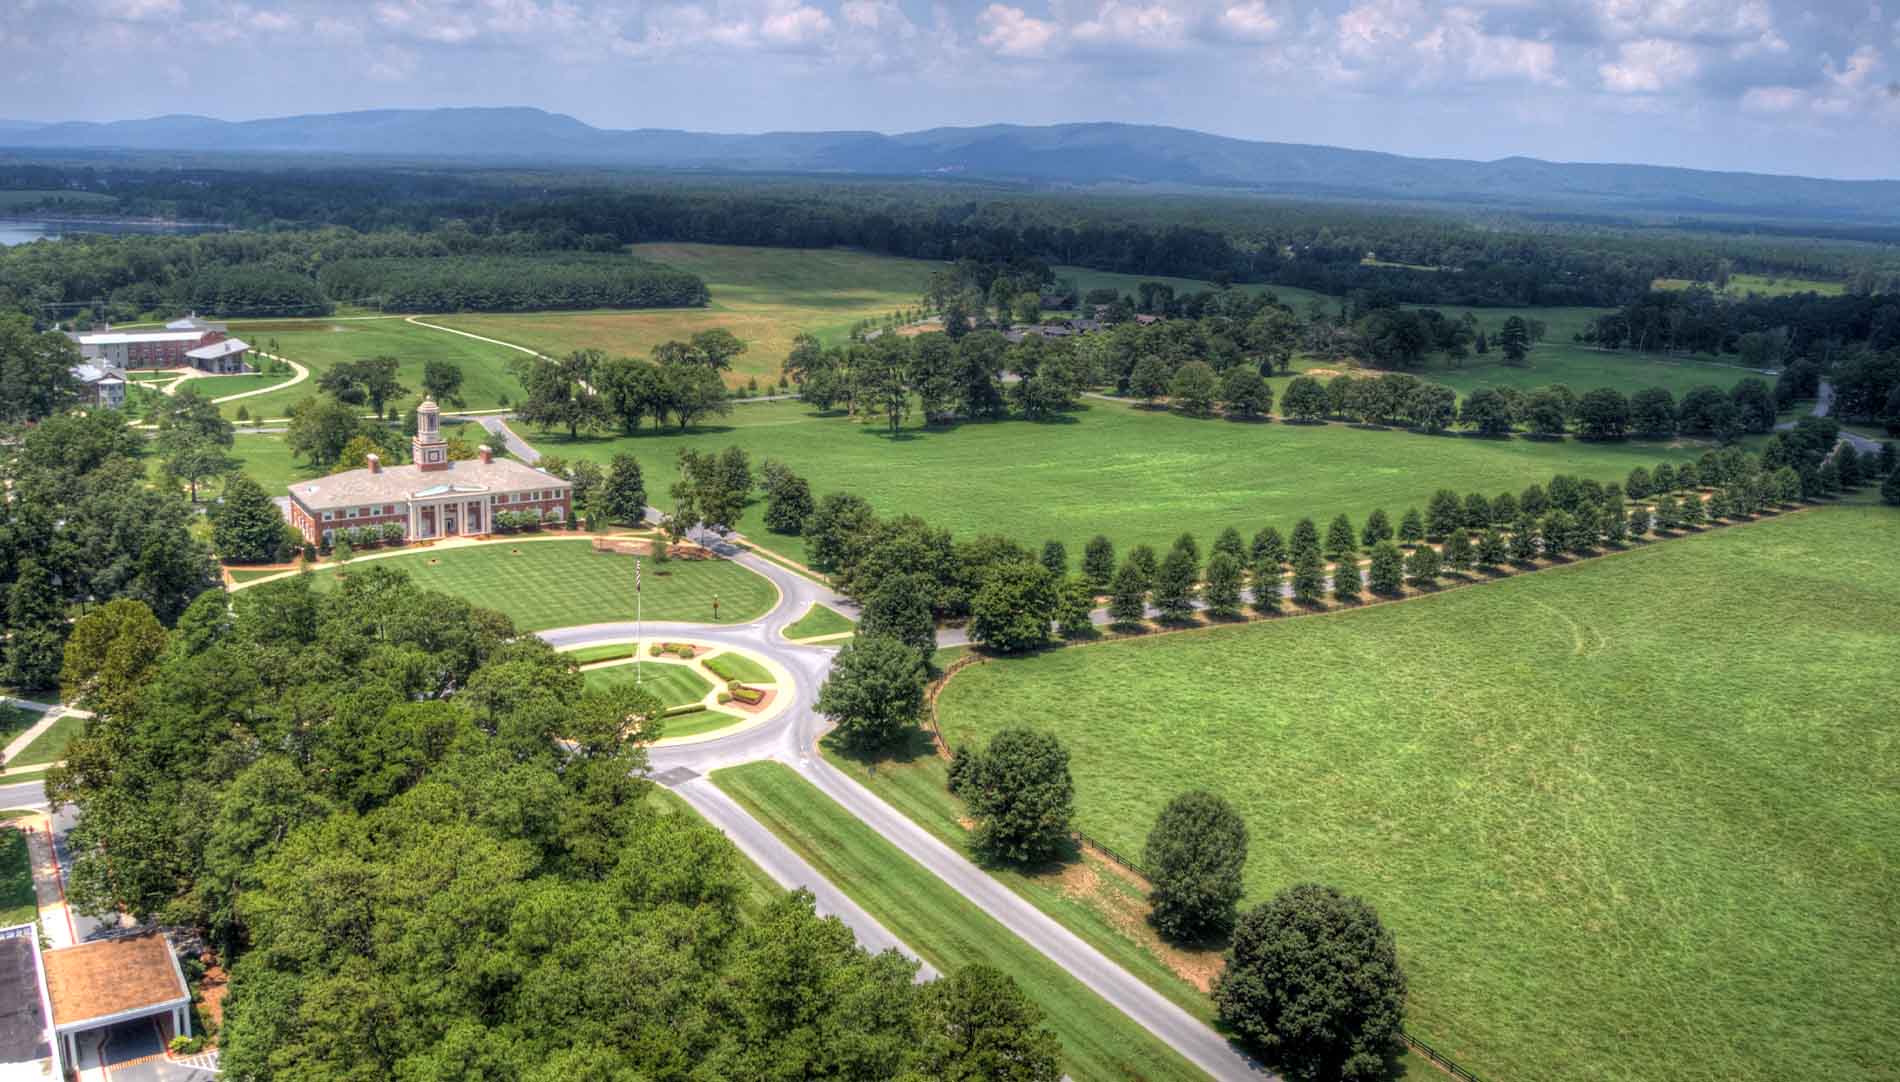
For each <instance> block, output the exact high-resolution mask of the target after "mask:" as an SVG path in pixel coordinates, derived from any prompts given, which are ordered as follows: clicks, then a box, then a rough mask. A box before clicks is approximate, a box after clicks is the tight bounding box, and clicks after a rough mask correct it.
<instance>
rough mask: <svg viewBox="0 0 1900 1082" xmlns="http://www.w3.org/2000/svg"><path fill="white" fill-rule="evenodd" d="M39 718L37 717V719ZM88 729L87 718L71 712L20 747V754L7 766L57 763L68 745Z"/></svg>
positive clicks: (9, 767) (8, 761) (9, 761)
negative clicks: (76, 715) (29, 742)
mask: <svg viewBox="0 0 1900 1082" xmlns="http://www.w3.org/2000/svg"><path fill="white" fill-rule="evenodd" d="M36 720H37V719H36ZM85 731H86V719H85V718H80V717H74V716H73V715H71V714H68V715H66V716H65V717H63V718H60V719H59V720H58V721H55V722H54V723H53V724H52V726H51V727H50V728H48V729H47V730H46V731H45V732H43V733H41V734H40V735H38V736H36V737H34V738H33V742H32V743H31V744H28V745H27V746H26V747H24V748H22V749H20V754H19V755H17V756H15V757H13V758H11V759H8V760H7V762H6V765H7V768H8V769H12V768H13V767H20V766H43V765H45V764H47V763H57V762H59V761H60V759H61V758H63V757H64V756H65V754H66V745H68V744H70V743H72V742H73V739H74V738H75V737H77V736H78V735H79V734H81V733H83V732H85Z"/></svg>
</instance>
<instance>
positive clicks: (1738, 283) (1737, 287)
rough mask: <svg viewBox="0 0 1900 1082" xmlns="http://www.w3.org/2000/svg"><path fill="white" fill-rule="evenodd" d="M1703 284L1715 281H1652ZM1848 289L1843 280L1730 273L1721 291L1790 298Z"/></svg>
mask: <svg viewBox="0 0 1900 1082" xmlns="http://www.w3.org/2000/svg"><path fill="white" fill-rule="evenodd" d="M1693 285H1700V286H1706V287H1708V288H1710V289H1714V288H1715V284H1714V283H1713V282H1692V281H1690V280H1689V279H1687V278H1658V279H1656V280H1655V282H1653V283H1651V286H1652V288H1655V289H1688V288H1689V287H1690V286H1693ZM1846 291H1847V286H1846V285H1845V284H1844V283H1841V282H1826V281H1821V280H1819V279H1815V278H1784V277H1775V276H1770V275H1766V274H1731V275H1729V279H1728V288H1727V289H1726V290H1722V291H1721V292H1723V293H1726V294H1727V295H1728V296H1731V297H1746V296H1749V295H1751V294H1753V295H1756V296H1762V297H1787V296H1792V295H1793V294H1796V293H1819V294H1821V295H1822V296H1838V295H1839V294H1841V293H1844V292H1846Z"/></svg>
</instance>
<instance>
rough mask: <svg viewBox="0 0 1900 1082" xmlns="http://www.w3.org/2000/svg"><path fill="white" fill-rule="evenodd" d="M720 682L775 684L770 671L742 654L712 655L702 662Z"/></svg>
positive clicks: (775, 681)
mask: <svg viewBox="0 0 1900 1082" xmlns="http://www.w3.org/2000/svg"><path fill="white" fill-rule="evenodd" d="M702 664H704V665H705V666H706V667H707V668H708V669H711V670H712V671H713V672H714V673H716V674H718V676H719V678H720V679H722V680H742V681H744V682H746V683H748V684H775V683H777V682H778V681H777V680H776V679H774V678H773V676H772V671H771V670H770V669H767V668H766V667H765V666H763V665H761V664H759V663H758V662H756V661H754V660H752V659H751V658H749V657H747V656H745V655H744V654H734V653H730V652H728V653H724V654H714V655H713V656H712V657H709V658H707V659H706V660H705V661H704V662H702Z"/></svg>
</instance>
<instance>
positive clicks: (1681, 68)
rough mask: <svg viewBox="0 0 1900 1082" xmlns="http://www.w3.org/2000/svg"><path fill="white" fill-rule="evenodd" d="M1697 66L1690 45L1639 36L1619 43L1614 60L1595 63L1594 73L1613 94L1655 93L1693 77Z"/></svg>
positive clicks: (1697, 61) (1698, 64) (1698, 68)
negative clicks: (1637, 38)
mask: <svg viewBox="0 0 1900 1082" xmlns="http://www.w3.org/2000/svg"><path fill="white" fill-rule="evenodd" d="M1700 69H1701V62H1700V60H1698V59H1697V57H1696V53H1695V49H1694V47H1693V46H1690V45H1686V44H1684V43H1682V42H1679V41H1671V40H1668V39H1666V38H1642V39H1640V40H1637V41H1626V42H1624V43H1623V44H1622V45H1620V46H1618V47H1617V56H1616V59H1615V60H1614V61H1608V62H1605V63H1603V64H1599V65H1597V74H1598V76H1600V77H1601V78H1602V80H1603V87H1604V89H1606V90H1609V91H1611V92H1613V93H1617V94H1654V93H1656V92H1658V91H1661V90H1664V89H1667V88H1669V87H1672V86H1677V85H1679V84H1681V83H1684V82H1687V81H1689V80H1690V79H1693V78H1694V77H1695V75H1696V72H1697V71H1699V70H1700Z"/></svg>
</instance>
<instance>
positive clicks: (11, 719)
mask: <svg viewBox="0 0 1900 1082" xmlns="http://www.w3.org/2000/svg"><path fill="white" fill-rule="evenodd" d="M40 716H41V715H40V712H39V711H37V710H28V709H26V708H25V707H23V706H14V705H12V704H11V703H0V748H5V747H6V746H7V745H8V744H10V743H12V742H13V738H14V737H16V736H19V735H20V734H21V733H23V732H26V731H27V730H28V729H31V728H32V727H33V726H35V725H37V724H39V721H40Z"/></svg>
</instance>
